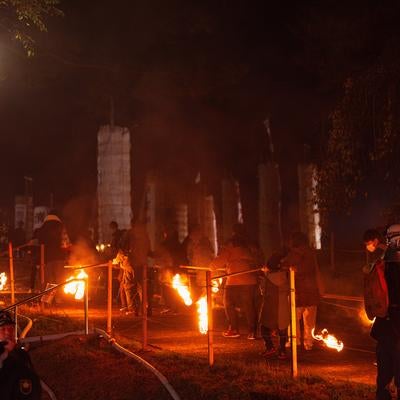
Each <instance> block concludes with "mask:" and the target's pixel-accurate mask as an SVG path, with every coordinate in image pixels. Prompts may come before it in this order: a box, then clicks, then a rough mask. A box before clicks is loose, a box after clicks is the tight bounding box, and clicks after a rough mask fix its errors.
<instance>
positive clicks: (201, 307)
mask: <svg viewBox="0 0 400 400" xmlns="http://www.w3.org/2000/svg"><path fill="white" fill-rule="evenodd" d="M196 305H197V314H198V315H199V331H200V333H201V334H202V335H205V334H206V333H207V332H208V309H207V297H206V296H203V297H200V299H199V300H197V302H196Z"/></svg>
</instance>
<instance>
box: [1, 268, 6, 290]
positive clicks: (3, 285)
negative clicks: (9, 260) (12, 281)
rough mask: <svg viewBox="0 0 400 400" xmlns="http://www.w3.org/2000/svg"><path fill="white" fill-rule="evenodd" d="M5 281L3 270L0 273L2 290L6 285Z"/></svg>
mask: <svg viewBox="0 0 400 400" xmlns="http://www.w3.org/2000/svg"><path fill="white" fill-rule="evenodd" d="M6 283H7V275H6V273H5V272H2V273H1V274H0V290H3V289H4V288H5V287H6Z"/></svg>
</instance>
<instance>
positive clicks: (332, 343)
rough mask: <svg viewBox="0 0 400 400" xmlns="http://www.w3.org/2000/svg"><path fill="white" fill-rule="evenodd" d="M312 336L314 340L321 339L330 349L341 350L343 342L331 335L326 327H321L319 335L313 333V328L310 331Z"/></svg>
mask: <svg viewBox="0 0 400 400" xmlns="http://www.w3.org/2000/svg"><path fill="white" fill-rule="evenodd" d="M311 334H312V337H313V338H314V339H315V340H318V341H323V342H324V343H325V345H326V347H329V348H330V349H335V350H337V351H342V350H343V347H344V344H343V342H342V341H341V340H338V339H336V338H335V336H333V335H331V334H330V333H329V332H328V330H327V329H322V331H321V334H320V335H314V329H313V330H312V331H311Z"/></svg>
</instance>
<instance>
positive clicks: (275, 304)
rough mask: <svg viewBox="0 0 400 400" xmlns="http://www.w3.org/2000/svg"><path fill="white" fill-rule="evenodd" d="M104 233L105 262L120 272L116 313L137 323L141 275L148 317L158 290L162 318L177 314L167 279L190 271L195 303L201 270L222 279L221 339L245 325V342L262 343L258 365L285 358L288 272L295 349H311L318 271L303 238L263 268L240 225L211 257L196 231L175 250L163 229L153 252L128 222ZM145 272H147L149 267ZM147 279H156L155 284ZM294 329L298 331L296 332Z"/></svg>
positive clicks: (173, 235)
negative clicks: (298, 337) (108, 237)
mask: <svg viewBox="0 0 400 400" xmlns="http://www.w3.org/2000/svg"><path fill="white" fill-rule="evenodd" d="M110 229H111V231H112V241H111V254H112V257H113V258H114V260H115V262H118V263H119V264H120V266H121V272H120V274H119V281H120V290H119V298H120V302H121V311H123V312H125V313H126V314H133V313H134V314H136V315H139V313H140V312H141V308H140V299H141V293H140V292H141V290H140V289H141V285H142V276H143V269H144V268H147V271H148V284H147V287H148V288H149V290H148V294H149V296H148V299H147V304H148V313H149V314H151V313H152V305H153V292H154V288H155V286H156V287H157V288H158V289H159V290H158V291H159V294H160V298H161V302H162V304H163V306H164V308H163V310H162V312H170V313H178V312H179V309H180V307H181V304H182V301H181V300H180V299H179V297H178V295H177V292H176V290H175V289H174V288H173V287H172V278H173V276H174V275H175V274H177V273H179V274H182V273H183V274H185V271H183V270H182V269H181V268H180V266H193V267H196V269H195V270H194V272H193V271H192V272H189V274H188V275H189V276H188V282H189V284H190V287H191V292H192V293H193V295H194V296H197V297H200V296H201V295H202V294H204V293H205V290H206V277H205V274H206V272H205V269H204V270H201V269H198V268H199V267H202V268H209V269H210V270H211V271H212V272H213V274H214V276H216V275H221V274H225V275H227V276H226V278H225V279H224V282H223V284H222V286H223V293H224V295H223V304H224V308H225V315H226V320H227V329H226V330H225V331H224V332H223V336H224V337H226V338H237V337H240V335H241V333H240V323H241V319H240V316H241V314H244V316H245V317H246V321H247V326H246V330H247V331H246V335H247V339H249V340H254V339H256V338H257V337H258V336H262V338H263V339H264V341H265V352H264V353H263V354H264V356H265V357H275V356H277V357H279V358H285V357H286V351H285V348H286V345H287V341H288V327H289V282H288V270H289V268H290V267H295V268H296V272H297V274H296V286H297V290H296V306H297V320H298V332H300V327H301V328H303V329H302V332H303V335H302V339H303V343H302V346H303V348H304V349H305V350H306V351H307V350H311V349H312V347H313V337H312V330H313V329H314V328H315V323H316V314H317V305H318V302H319V297H320V294H319V283H318V271H319V270H318V264H317V260H316V255H315V252H314V250H313V248H311V247H310V246H309V244H308V240H307V237H306V235H305V234H303V233H301V232H296V233H294V234H293V235H292V237H291V240H290V243H289V246H288V247H287V248H283V249H279V250H278V251H277V252H275V253H274V254H271V255H270V256H269V257H268V258H267V259H266V260H265V258H264V255H263V254H262V251H261V250H260V248H259V247H258V246H257V245H256V244H255V243H253V242H252V241H251V240H250V239H249V236H248V235H247V234H246V232H245V229H244V226H243V224H236V225H234V227H233V231H232V236H231V238H230V239H229V240H228V242H227V243H225V244H224V245H223V246H222V247H221V249H220V251H219V253H218V255H217V256H216V257H214V251H213V248H212V246H211V243H210V241H209V240H208V239H207V238H206V237H205V236H204V235H203V233H202V229H201V227H200V226H199V225H194V226H192V227H191V228H190V230H189V235H188V236H187V238H186V239H185V240H184V241H183V242H182V243H181V242H180V241H179V239H178V233H177V231H176V230H174V229H168V228H167V229H165V230H164V237H163V241H162V242H161V244H160V245H159V246H158V247H157V248H156V249H155V251H154V252H151V251H150V241H149V238H148V236H147V233H146V227H145V225H144V224H141V223H138V222H135V221H132V225H131V228H130V229H129V230H127V231H123V230H121V229H119V228H118V224H117V223H116V222H115V221H112V222H111V223H110ZM150 259H151V260H152V261H153V262H152V266H151V267H150V266H149V260H150ZM155 276H157V277H158V279H156V280H155V278H154V277H155ZM300 321H301V325H300ZM275 332H276V333H277V334H278V336H279V346H278V347H279V348H278V349H276V348H275V346H274V343H273V336H274V334H275Z"/></svg>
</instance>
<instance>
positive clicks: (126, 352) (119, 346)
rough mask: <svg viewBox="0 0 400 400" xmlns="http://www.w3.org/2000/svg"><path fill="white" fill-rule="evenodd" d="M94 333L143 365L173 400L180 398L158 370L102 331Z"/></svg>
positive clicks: (98, 330) (97, 330)
mask: <svg viewBox="0 0 400 400" xmlns="http://www.w3.org/2000/svg"><path fill="white" fill-rule="evenodd" d="M95 331H96V332H97V333H99V334H100V335H102V336H104V337H105V338H106V339H107V340H108V341H109V342H110V343H111V346H112V347H113V348H114V349H116V350H117V351H119V352H120V353H123V354H125V355H126V356H128V357H130V358H133V359H135V360H136V361H139V362H140V363H141V364H143V365H144V366H145V367H146V368H147V369H148V370H150V371H151V372H153V374H154V375H156V377H157V378H158V379H159V381H160V382H161V383H162V384H163V385H164V387H165V389H167V391H168V393H169V394H170V395H171V397H172V398H173V399H174V400H180V397H179V395H178V393H176V391H175V389H174V388H173V387H172V386H171V384H170V383H169V382H168V380H167V378H166V377H165V376H164V375H163V374H162V373H161V372H160V371H158V369H156V368H155V367H153V366H152V365H151V364H150V363H149V362H147V361H146V360H145V359H143V358H142V357H139V356H138V355H137V354H135V353H133V352H131V351H129V350H127V349H125V348H124V347H122V346H121V345H119V344H118V343H117V342H116V341H115V339H114V338H112V337H111V336H110V335H108V334H107V333H106V332H105V331H103V330H102V329H98V328H95Z"/></svg>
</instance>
